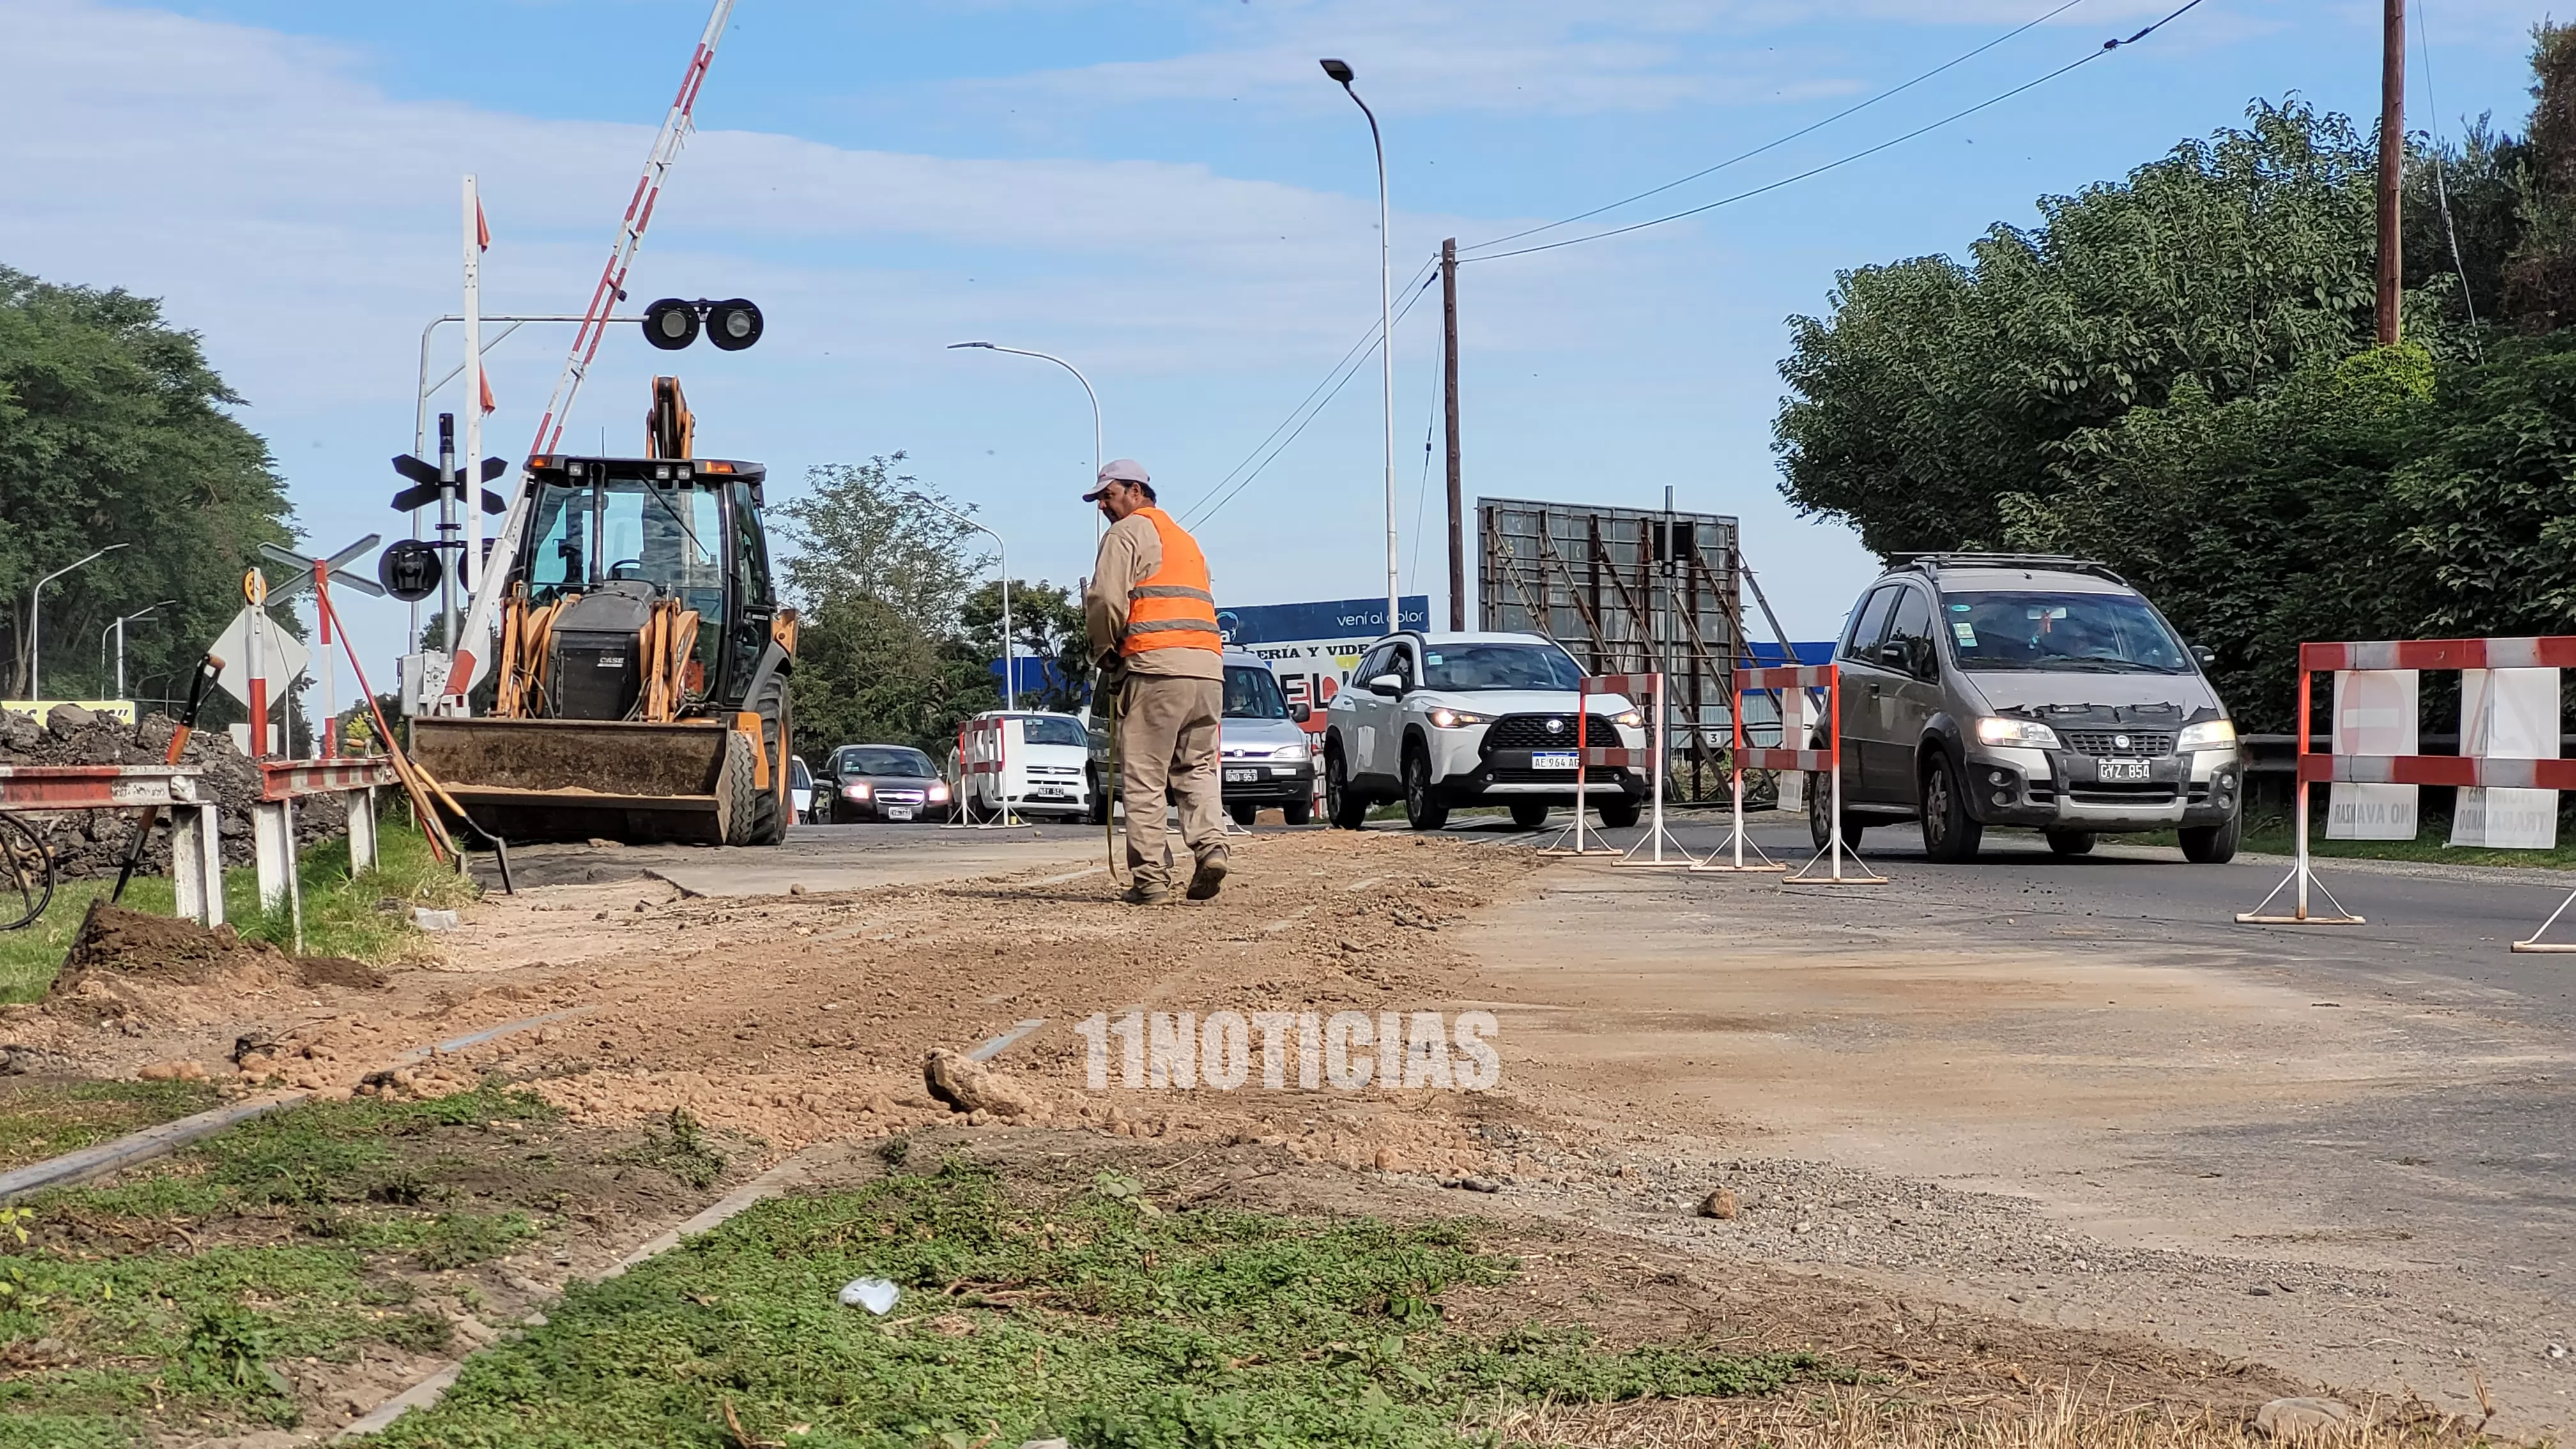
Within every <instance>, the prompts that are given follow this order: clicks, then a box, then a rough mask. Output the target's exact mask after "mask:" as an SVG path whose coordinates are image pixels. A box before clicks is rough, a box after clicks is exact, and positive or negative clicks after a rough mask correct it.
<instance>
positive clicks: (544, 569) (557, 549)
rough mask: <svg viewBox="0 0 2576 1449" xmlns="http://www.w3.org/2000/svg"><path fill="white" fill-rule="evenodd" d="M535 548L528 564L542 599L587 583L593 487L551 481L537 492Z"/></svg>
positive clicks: (591, 552)
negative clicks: (570, 485) (573, 485)
mask: <svg viewBox="0 0 2576 1449" xmlns="http://www.w3.org/2000/svg"><path fill="white" fill-rule="evenodd" d="M528 528H529V531H530V532H531V533H532V534H534V535H535V536H536V540H537V544H536V551H535V554H534V556H533V557H532V558H530V560H529V564H528V586H529V588H530V590H531V591H532V592H534V593H535V594H536V596H537V600H538V602H540V603H543V602H546V601H548V600H551V599H553V598H554V597H556V596H557V595H560V594H563V593H566V592H570V591H575V590H579V589H582V588H584V587H587V586H588V585H589V583H590V563H591V559H592V558H593V557H594V555H595V553H596V551H595V550H594V549H592V548H591V546H590V533H591V513H590V490H589V489H588V488H582V487H573V488H567V487H564V486H563V485H561V484H549V485H547V486H546V487H545V488H543V489H541V490H539V491H538V493H537V512H536V517H534V518H532V519H530V520H529V523H528Z"/></svg>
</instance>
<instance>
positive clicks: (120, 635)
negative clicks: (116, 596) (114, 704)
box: [98, 599, 179, 699]
mask: <svg viewBox="0 0 2576 1449" xmlns="http://www.w3.org/2000/svg"><path fill="white" fill-rule="evenodd" d="M177 602H179V601H178V600H177V599H163V600H162V601H161V602H159V603H157V604H150V605H147V606H145V607H143V608H140V609H137V610H135V611H134V612H133V613H131V614H119V615H117V616H116V621H115V622H114V623H112V624H109V625H108V626H107V627H106V628H104V629H101V630H99V631H98V672H99V673H101V674H105V673H106V672H107V636H108V635H110V634H113V635H115V636H116V698H118V699H123V698H125V626H126V625H127V624H130V623H132V622H133V621H135V620H137V619H140V618H142V617H143V616H144V615H146V614H149V613H151V612H152V611H153V610H154V609H166V608H168V607H170V606H171V605H172V604H175V603H177Z"/></svg>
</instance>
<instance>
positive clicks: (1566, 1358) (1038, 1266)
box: [378, 1161, 1850, 1449]
mask: <svg viewBox="0 0 2576 1449" xmlns="http://www.w3.org/2000/svg"><path fill="white" fill-rule="evenodd" d="M1513 1272H1514V1264H1513V1263H1512V1262H1510V1261H1509V1260H1506V1259H1502V1258H1498V1257H1495V1256H1493V1255H1490V1254H1487V1253H1483V1252H1480V1251H1478V1249H1477V1247H1476V1245H1475V1238H1474V1230H1473V1228H1472V1227H1471V1226H1469V1225H1466V1224H1461V1223H1454V1222H1447V1223H1432V1224H1425V1225H1417V1226H1403V1225H1395V1224H1390V1223H1386V1222H1383V1221H1379V1220H1375V1219H1369V1218H1359V1219H1341V1220H1335V1221H1320V1220H1312V1219H1298V1218H1285V1217H1278V1216H1270V1215H1264V1214H1256V1213H1247V1212H1239V1211H1233V1210H1228V1209H1203V1210H1194V1211H1187V1212H1163V1211H1158V1210H1157V1209H1156V1208H1155V1207H1154V1205H1153V1204H1152V1203H1151V1202H1150V1201H1149V1200H1147V1199H1146V1197H1145V1196H1144V1194H1143V1193H1142V1191H1141V1190H1140V1188H1139V1185H1138V1184H1137V1183H1136V1182H1135V1181H1134V1180H1133V1179H1131V1178H1125V1177H1123V1176H1121V1175H1119V1174H1117V1173H1102V1174H1100V1175H1099V1177H1098V1178H1096V1179H1095V1180H1094V1181H1093V1182H1092V1183H1091V1184H1090V1185H1089V1186H1088V1188H1087V1189H1085V1190H1081V1191H1077V1192H1074V1193H1072V1194H1069V1195H1064V1196H1060V1197H1058V1198H1056V1199H1055V1200H1053V1201H1048V1202H1037V1201H1029V1200H1020V1199H1017V1198H1015V1197H1014V1196H1013V1195H1012V1194H1011V1193H1009V1192H1007V1191H1006V1190H1005V1188H1004V1185H1003V1184H1002V1182H1001V1181H1000V1180H999V1179H998V1178H997V1177H995V1176H994V1175H992V1174H991V1173H989V1172H987V1171H985V1170H983V1169H981V1168H976V1167H971V1166H967V1165H964V1164H962V1163H958V1162H954V1161H951V1162H948V1163H945V1164H943V1165H940V1166H938V1167H937V1168H935V1169H932V1170H929V1171H926V1172H898V1173H897V1174H896V1175H894V1176H891V1177H889V1178H887V1179H886V1180H884V1181H883V1182H880V1183H877V1184H874V1185H871V1186H869V1187H867V1188H864V1189H861V1190H858V1191H855V1192H844V1193H832V1194H816V1195H811V1196H802V1197H789V1198H781V1199H773V1200H771V1201H768V1202H764V1203H761V1204H759V1205H757V1206H755V1207H753V1208H751V1209H750V1210H748V1211H746V1212H744V1213H742V1214H741V1215H739V1216H737V1217H735V1218H734V1219H733V1220H731V1221H730V1222H728V1223H727V1224H725V1225H724V1226H723V1227H721V1228H718V1229H716V1230H715V1231H714V1232H711V1233H708V1234H706V1235H704V1236H702V1237H698V1238H693V1239H691V1240H689V1242H688V1243H687V1244H686V1245H684V1246H683V1247H681V1248H679V1249H677V1250H674V1251H672V1252H670V1253H666V1254H664V1255H662V1256H661V1257H659V1258H656V1259H653V1260H652V1261H650V1262H648V1263H645V1264H643V1265H641V1266H640V1267H638V1268H636V1269H635V1270H634V1271H632V1272H629V1273H627V1274H626V1275H624V1276H623V1277H620V1278H616V1279H612V1280H610V1281H608V1282H605V1283H597V1284H589V1285H581V1286H577V1287H575V1288H574V1289H573V1290H572V1291H571V1292H570V1293H569V1294H568V1295H567V1297H566V1298H565V1300H564V1301H563V1302H562V1303H561V1304H559V1305H557V1306H556V1307H555V1308H553V1309H550V1310H549V1312H548V1322H547V1323H546V1324H545V1325H544V1326H542V1327H539V1328H536V1329H534V1330H531V1331H530V1332H529V1333H528V1334H526V1335H525V1336H524V1337H522V1338H519V1339H515V1340H512V1341H508V1342H505V1343H503V1344H501V1345H499V1346H497V1347H495V1348H493V1349H491V1350H489V1351H487V1352H485V1353H483V1354H480V1355H478V1356H476V1357H475V1358H474V1359H473V1360H472V1361H471V1362H469V1363H468V1365H467V1367H466V1370H465V1373H464V1375H463V1377H462V1378H461V1379H460V1380H459V1381H458V1383H457V1386H456V1388H455V1389H454V1390H453V1391H451V1392H450V1393H449V1394H448V1395H447V1397H446V1398H445V1400H443V1401H442V1402H441V1403H440V1404H439V1405H438V1407H436V1408H435V1409H432V1410H430V1411H428V1412H426V1413H414V1414H411V1415H409V1416H407V1417H405V1418H403V1419H402V1420H399V1421H397V1422H396V1423H395V1425H394V1426H393V1427H392V1428H391V1429H389V1430H388V1431H386V1433H385V1434H384V1435H383V1436H382V1437H381V1439H380V1440H379V1441H378V1442H381V1443H384V1444H389V1445H416V1446H422V1449H427V1446H432V1445H436V1446H445V1449H463V1446H477V1445H492V1446H498V1445H562V1446H572V1445H611V1444H613V1445H639V1446H640V1445H683V1444H685V1445H705V1444H718V1443H737V1444H739V1443H754V1442H772V1443H781V1442H783V1443H793V1444H798V1445H816V1446H825V1445H828V1446H836V1449H861V1446H864V1449H898V1446H899V1449H917V1446H929V1449H939V1446H948V1445H954V1446H961V1449H962V1446H968V1445H977V1444H985V1445H992V1444H1013V1443H1018V1442H1020V1441H1021V1440H1023V1439H1029V1438H1040V1437H1047V1436H1050V1435H1056V1434H1063V1435H1067V1436H1070V1437H1071V1438H1072V1440H1073V1441H1074V1442H1075V1443H1078V1444H1082V1445H1085V1446H1086V1449H1091V1446H1098V1449H1183V1446H1216V1445H1243V1446H1255V1445H1258V1446H1274V1449H1300V1446H1333V1449H1362V1446H1387V1449H1393V1446H1431V1445H1446V1446H1454V1445H1456V1444H1458V1443H1459V1442H1461V1441H1460V1439H1459V1436H1458V1425H1459V1424H1460V1422H1461V1420H1462V1416H1464V1415H1466V1414H1467V1413H1468V1412H1469V1411H1470V1409H1471V1407H1472V1408H1474V1409H1475V1410H1476V1411H1477V1412H1479V1413H1483V1412H1489V1411H1490V1410H1492V1409H1493V1408H1494V1407H1495V1406H1497V1405H1507V1404H1513V1403H1524V1402H1526V1403H1537V1402H1543V1401H1550V1400H1553V1401H1558V1402H1606V1401H1620V1400H1631V1399H1639V1398H1653V1397H1667V1396H1669V1397H1694V1398H1702V1397H1709V1396H1728V1395H1745V1394H1762V1393H1767V1392H1771V1391H1774V1390H1777V1389H1780V1388H1782V1387H1785V1386H1787V1385H1790V1384H1794V1383H1800V1382H1818V1381H1835V1380H1848V1379H1849V1377H1850V1375H1848V1374H1846V1373H1842V1372H1840V1371H1838V1370H1835V1369H1834V1368H1832V1367H1831V1366H1830V1365H1828V1364H1826V1363H1825V1362H1823V1361H1822V1360H1820V1359H1818V1358H1816V1357H1815V1356H1813V1355H1810V1354H1804V1353H1791V1354H1742V1353H1726V1352H1719V1351H1716V1350H1713V1349H1710V1348H1707V1347H1703V1346H1700V1345H1696V1344H1685V1343H1664V1344H1646V1345H1641V1346H1633V1347H1619V1346H1611V1345H1605V1344H1602V1343H1598V1342H1595V1341H1593V1340H1591V1339H1590V1338H1588V1337H1587V1336H1586V1335H1585V1334H1583V1333H1582V1332H1580V1331H1576V1330H1570V1329H1562V1328H1545V1327H1536V1326H1533V1327H1527V1328H1523V1329H1519V1330H1517V1331H1514V1332H1510V1333H1506V1334H1502V1335H1499V1336H1491V1337H1488V1336H1480V1335H1475V1334H1470V1333H1466V1332H1463V1331H1460V1330H1457V1329H1455V1328H1452V1327H1450V1326H1449V1325H1448V1324H1447V1322H1446V1321H1445V1319H1444V1317H1443V1315H1442V1311H1441V1308H1440V1305H1439V1298H1440V1295H1441V1294H1442V1293H1444V1292H1445V1291H1447V1290H1448V1289H1450V1288H1453V1287H1458V1286H1461V1285H1469V1284H1490V1283H1497V1282H1501V1281H1504V1280H1506V1279H1508V1278H1509V1277H1510V1276H1511V1275H1512V1274H1513ZM863 1274H876V1275H880V1276H883V1277H887V1278H890V1279H892V1280H894V1281H895V1282H896V1283H897V1284H899V1285H900V1286H901V1287H902V1289H903V1297H902V1299H901V1301H899V1302H898V1303H897V1304H896V1306H895V1308H894V1310H893V1312H892V1314H891V1315H890V1316H888V1317H886V1318H882V1319H880V1318H876V1317H874V1316H872V1315H870V1314H868V1313H867V1312H865V1311H864V1310H861V1309H855V1308H845V1307H843V1306H841V1305H840V1303H839V1301H838V1297H837V1294H838V1292H839V1289H840V1287H841V1285H842V1284H843V1283H844V1282H846V1281H847V1280H849V1279H851V1278H854V1277H858V1276H861V1275H863ZM737 1424H738V1425H739V1426H740V1427H739V1428H736V1427H735V1425H737Z"/></svg>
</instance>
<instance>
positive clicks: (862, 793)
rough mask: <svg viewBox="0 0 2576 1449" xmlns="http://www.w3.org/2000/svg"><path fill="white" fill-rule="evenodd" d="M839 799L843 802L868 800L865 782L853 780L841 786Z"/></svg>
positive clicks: (866, 783)
mask: <svg viewBox="0 0 2576 1449" xmlns="http://www.w3.org/2000/svg"><path fill="white" fill-rule="evenodd" d="M841 798H842V799H844V800H865V799H866V798H868V782H867V781H865V780H854V781H852V782H850V783H849V784H847V785H843V786H842V787H841Z"/></svg>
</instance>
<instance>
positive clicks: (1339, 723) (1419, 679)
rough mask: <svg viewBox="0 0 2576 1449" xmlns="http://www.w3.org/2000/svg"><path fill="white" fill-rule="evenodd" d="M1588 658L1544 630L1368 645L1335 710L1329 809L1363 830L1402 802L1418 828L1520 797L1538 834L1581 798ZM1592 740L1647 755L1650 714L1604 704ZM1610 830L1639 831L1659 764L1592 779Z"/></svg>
mask: <svg viewBox="0 0 2576 1449" xmlns="http://www.w3.org/2000/svg"><path fill="white" fill-rule="evenodd" d="M1582 678H1583V669H1582V666H1580V665H1578V664H1576V663H1575V662H1574V656H1573V655H1570V654H1568V653H1566V652H1565V650H1564V648H1563V647H1561V646H1560V645H1558V644H1557V643H1556V641H1554V640H1552V639H1546V638H1542V637H1540V636H1539V635H1536V634H1429V633H1418V632H1411V631H1408V632H1406V633H1402V634H1390V635H1388V636H1387V637H1385V638H1383V639H1380V640H1378V641H1377V642H1376V643H1374V644H1372V645H1370V646H1369V647H1368V652H1367V653H1365V654H1362V655H1361V656H1360V662H1359V666H1358V667H1357V668H1355V669H1353V670H1352V671H1351V680H1350V683H1349V684H1348V685H1347V686H1345V687H1344V688H1343V690H1342V691H1341V693H1339V694H1337V695H1335V696H1333V702H1332V706H1331V707H1330V708H1329V709H1327V710H1326V711H1325V712H1324V720H1325V731H1324V796H1325V802H1326V803H1325V810H1326V813H1327V814H1329V815H1330V816H1331V818H1332V822H1333V824H1335V825H1338V826H1340V827H1341V828H1343V829H1345V830H1357V829H1359V828H1360V826H1361V824H1362V823H1363V822H1365V821H1366V820H1367V819H1368V812H1369V810H1370V808H1371V807H1372V806H1374V805H1376V804H1377V803H1378V802H1380V801H1387V800H1402V801H1403V802H1404V817H1405V819H1406V820H1407V821H1409V822H1410V823H1411V824H1412V826H1413V828H1414V829H1416V830H1437V829H1439V828H1440V827H1441V826H1442V825H1445V824H1447V823H1448V820H1449V811H1450V809H1451V808H1452V807H1453V806H1458V805H1470V804H1480V805H1508V806H1510V807H1511V812H1512V820H1513V823H1515V824H1517V825H1519V826H1521V827H1522V828H1523V829H1535V828H1537V827H1538V826H1539V825H1540V824H1542V823H1544V822H1545V821H1546V819H1547V812H1548V810H1549V808H1550V807H1552V806H1557V805H1571V804H1573V803H1574V783H1575V770H1576V769H1577V767H1578V765H1579V763H1580V762H1579V761H1578V760H1577V759H1576V757H1575V752H1574V739H1575V704H1576V690H1577V687H1578V685H1579V684H1580V682H1581V680H1582ZM1589 703H1590V714H1591V720H1590V723H1589V724H1588V725H1586V726H1585V740H1586V742H1587V743H1588V744H1590V745H1591V746H1592V747H1593V748H1595V749H1617V748H1621V747H1625V748H1627V749H1632V750H1634V749H1643V748H1645V745H1646V731H1645V719H1644V716H1643V715H1642V714H1641V713H1640V712H1639V711H1638V710H1637V708H1636V707H1635V706H1634V705H1632V704H1630V703H1629V702H1628V701H1627V700H1626V699H1624V698H1622V697H1620V696H1618V695H1615V694H1597V695H1593V696H1592V697H1591V699H1590V702H1589ZM1584 789H1585V792H1586V795H1587V797H1588V799H1589V801H1590V802H1591V803H1592V804H1594V805H1596V806H1597V807H1598V808H1599V809H1600V811H1601V820H1602V823H1604V824H1606V825H1634V824H1636V823H1637V813H1638V811H1639V810H1640V809H1641V808H1642V807H1643V805H1644V802H1645V798H1646V789H1647V785H1646V776H1645V772H1643V771H1641V770H1636V769H1632V768H1629V767H1627V766H1624V765H1595V766H1593V767H1592V770H1591V773H1590V774H1589V775H1588V776H1586V777H1585V779H1584Z"/></svg>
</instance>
